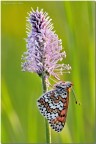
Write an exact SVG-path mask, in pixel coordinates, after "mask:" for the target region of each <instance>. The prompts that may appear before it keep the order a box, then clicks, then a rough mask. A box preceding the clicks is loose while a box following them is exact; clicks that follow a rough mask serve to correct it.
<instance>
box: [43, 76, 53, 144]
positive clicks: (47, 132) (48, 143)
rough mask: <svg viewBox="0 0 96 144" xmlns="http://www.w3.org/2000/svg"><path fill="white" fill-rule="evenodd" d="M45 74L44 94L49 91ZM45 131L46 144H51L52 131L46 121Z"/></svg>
mask: <svg viewBox="0 0 96 144" xmlns="http://www.w3.org/2000/svg"><path fill="white" fill-rule="evenodd" d="M45 79H46V78H45V74H44V73H42V90H43V93H46V91H47V86H46V80H45ZM45 128H46V129H45V131H46V143H47V144H50V143H51V131H50V130H49V124H48V121H47V120H46V119H45Z"/></svg>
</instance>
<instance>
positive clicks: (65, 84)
mask: <svg viewBox="0 0 96 144" xmlns="http://www.w3.org/2000/svg"><path fill="white" fill-rule="evenodd" d="M72 85H73V84H72V82H69V81H66V82H62V81H60V82H58V83H57V84H55V85H54V86H55V87H56V88H64V89H68V90H69V89H70V88H71V87H72Z"/></svg>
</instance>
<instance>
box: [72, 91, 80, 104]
mask: <svg viewBox="0 0 96 144" xmlns="http://www.w3.org/2000/svg"><path fill="white" fill-rule="evenodd" d="M72 92H73V95H74V98H75V103H76V104H78V105H80V103H78V101H77V99H76V94H75V92H74V89H73V88H72Z"/></svg>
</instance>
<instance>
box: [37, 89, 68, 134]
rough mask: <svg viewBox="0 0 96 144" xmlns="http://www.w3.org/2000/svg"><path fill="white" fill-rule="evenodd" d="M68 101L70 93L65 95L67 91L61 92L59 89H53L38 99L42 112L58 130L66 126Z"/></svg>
mask: <svg viewBox="0 0 96 144" xmlns="http://www.w3.org/2000/svg"><path fill="white" fill-rule="evenodd" d="M68 101H69V95H68V94H67V95H66V96H65V93H59V92H58V90H51V91H49V92H47V93H45V94H43V95H42V96H41V97H40V98H39V99H38V100H37V105H38V108H39V110H40V112H41V114H42V115H43V116H44V117H45V118H46V119H47V120H48V122H49V124H50V126H51V127H52V128H53V129H54V130H55V131H57V132H60V131H61V130H62V129H63V127H64V124H65V121H66V115H67V109H68Z"/></svg>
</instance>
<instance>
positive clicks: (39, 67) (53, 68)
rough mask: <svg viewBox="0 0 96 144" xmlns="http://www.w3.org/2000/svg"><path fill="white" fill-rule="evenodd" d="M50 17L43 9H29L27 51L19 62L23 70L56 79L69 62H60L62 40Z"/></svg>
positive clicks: (63, 53) (63, 54)
mask: <svg viewBox="0 0 96 144" xmlns="http://www.w3.org/2000/svg"><path fill="white" fill-rule="evenodd" d="M53 28H54V27H53V24H52V23H51V19H50V17H49V16H48V14H47V13H46V12H43V9H41V10H40V11H39V10H38V8H37V10H36V11H34V10H32V11H30V13H28V17H27V25H26V29H27V32H26V33H27V38H26V48H27V51H26V52H25V53H24V54H23V56H22V60H23V62H22V63H21V66H22V70H23V71H29V72H35V73H37V74H38V75H39V76H41V75H42V73H44V72H45V76H46V78H48V76H51V75H52V76H54V77H55V78H57V79H58V77H59V75H60V74H62V73H63V71H64V70H68V71H69V70H70V69H71V67H70V65H69V64H60V63H58V62H59V61H62V60H63V58H66V53H65V51H64V52H61V51H62V41H61V40H59V39H58V35H57V34H56V33H55V32H54V31H53Z"/></svg>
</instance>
